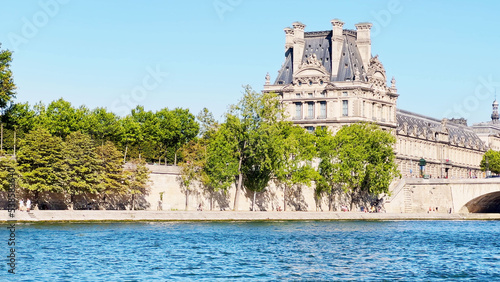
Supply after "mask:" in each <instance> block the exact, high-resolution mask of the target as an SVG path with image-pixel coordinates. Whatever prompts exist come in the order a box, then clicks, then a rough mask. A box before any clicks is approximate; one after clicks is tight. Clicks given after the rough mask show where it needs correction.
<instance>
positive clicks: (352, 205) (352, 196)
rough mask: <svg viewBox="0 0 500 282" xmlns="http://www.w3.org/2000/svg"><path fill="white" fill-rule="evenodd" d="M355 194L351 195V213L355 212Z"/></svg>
mask: <svg viewBox="0 0 500 282" xmlns="http://www.w3.org/2000/svg"><path fill="white" fill-rule="evenodd" d="M354 194H355V193H354V192H352V193H351V210H350V211H353V210H354V197H355V196H354Z"/></svg>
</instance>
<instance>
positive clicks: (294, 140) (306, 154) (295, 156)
mask: <svg viewBox="0 0 500 282" xmlns="http://www.w3.org/2000/svg"><path fill="white" fill-rule="evenodd" d="M280 133H281V134H280V136H279V139H278V140H277V142H281V145H280V146H277V148H278V150H279V151H278V154H277V155H278V157H279V159H278V165H277V166H276V169H275V180H276V183H277V184H278V185H281V186H282V187H283V196H284V197H283V210H284V211H286V208H287V197H288V194H289V190H290V189H291V188H292V187H293V186H294V185H311V183H312V181H313V180H315V179H317V178H318V175H317V172H316V170H315V169H314V168H313V166H312V160H313V158H314V157H315V156H316V138H315V136H314V135H313V134H310V133H308V132H306V131H305V130H304V128H302V127H300V126H294V125H292V124H291V123H289V122H282V123H281V128H280Z"/></svg>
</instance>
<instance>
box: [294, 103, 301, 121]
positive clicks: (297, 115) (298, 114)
mask: <svg viewBox="0 0 500 282" xmlns="http://www.w3.org/2000/svg"><path fill="white" fill-rule="evenodd" d="M295 118H296V119H301V118H302V103H295Z"/></svg>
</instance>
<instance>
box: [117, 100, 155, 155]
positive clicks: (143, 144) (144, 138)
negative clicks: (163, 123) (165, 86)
mask: <svg viewBox="0 0 500 282" xmlns="http://www.w3.org/2000/svg"><path fill="white" fill-rule="evenodd" d="M130 116H131V119H132V120H133V121H134V122H135V123H137V124H138V125H139V130H138V131H135V132H134V133H132V134H136V135H135V136H134V137H135V140H136V142H137V143H136V148H135V150H137V152H138V154H139V158H141V157H142V156H143V157H144V158H145V159H147V160H150V161H154V160H156V159H157V160H159V161H160V158H161V155H160V154H158V152H159V151H160V150H159V149H158V148H159V142H160V140H159V138H160V134H161V133H160V132H159V124H158V122H157V120H156V117H155V114H154V113H153V112H151V111H145V110H144V107H142V106H137V107H136V108H135V109H133V110H132V112H131V115H130ZM124 130H129V129H124Z"/></svg>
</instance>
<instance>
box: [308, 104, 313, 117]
mask: <svg viewBox="0 0 500 282" xmlns="http://www.w3.org/2000/svg"><path fill="white" fill-rule="evenodd" d="M307 117H308V118H314V103H307Z"/></svg>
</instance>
